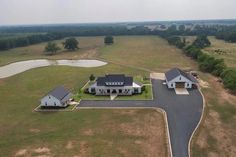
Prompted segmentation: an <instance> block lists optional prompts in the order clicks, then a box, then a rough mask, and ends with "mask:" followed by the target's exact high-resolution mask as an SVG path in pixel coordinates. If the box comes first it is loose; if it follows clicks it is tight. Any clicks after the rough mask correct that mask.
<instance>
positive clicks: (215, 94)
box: [192, 73, 236, 157]
mask: <svg viewBox="0 0 236 157" xmlns="http://www.w3.org/2000/svg"><path fill="white" fill-rule="evenodd" d="M201 78H202V79H203V80H204V81H207V82H208V84H209V88H203V89H202V91H203V94H204V96H205V99H206V103H207V104H206V109H205V115H204V120H203V122H202V125H201V126H200V129H199V130H198V131H197V134H196V135H195V137H194V140H193V146H192V155H193V157H222V156H227V157H234V156H235V154H236V134H235V130H236V96H235V95H232V94H230V93H228V92H227V91H226V90H225V89H224V88H223V85H222V84H220V83H219V82H217V78H215V77H213V76H211V75H210V74H205V73H202V74H201Z"/></svg>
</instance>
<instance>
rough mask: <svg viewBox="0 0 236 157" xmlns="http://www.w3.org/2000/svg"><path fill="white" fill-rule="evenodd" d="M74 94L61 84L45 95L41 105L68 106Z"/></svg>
mask: <svg viewBox="0 0 236 157" xmlns="http://www.w3.org/2000/svg"><path fill="white" fill-rule="evenodd" d="M71 96H72V94H71V93H70V92H69V91H68V90H66V89H65V88H64V87H62V86H59V87H57V88H55V89H53V90H52V91H50V92H49V93H48V94H47V95H46V96H44V97H43V98H42V99H41V100H40V102H41V104H40V106H41V107H66V106H67V105H68V101H69V99H70V98H71Z"/></svg>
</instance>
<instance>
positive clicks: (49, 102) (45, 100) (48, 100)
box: [41, 95, 63, 107]
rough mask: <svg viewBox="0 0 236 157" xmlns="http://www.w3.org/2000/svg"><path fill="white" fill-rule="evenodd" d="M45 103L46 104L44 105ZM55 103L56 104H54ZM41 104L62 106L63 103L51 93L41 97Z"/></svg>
mask: <svg viewBox="0 0 236 157" xmlns="http://www.w3.org/2000/svg"><path fill="white" fill-rule="evenodd" d="M46 103H47V105H46ZM55 104H56V105H55ZM41 106H57V107H58V106H59V107H63V104H61V102H60V101H59V100H58V99H57V98H55V97H54V96H51V95H47V96H45V97H44V98H42V99H41Z"/></svg>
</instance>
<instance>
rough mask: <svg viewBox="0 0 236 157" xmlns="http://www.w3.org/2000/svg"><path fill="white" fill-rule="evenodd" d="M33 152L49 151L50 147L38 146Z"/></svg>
mask: <svg viewBox="0 0 236 157" xmlns="http://www.w3.org/2000/svg"><path fill="white" fill-rule="evenodd" d="M33 151H34V152H35V153H50V149H49V148H47V147H39V148H36V149H34V150H33Z"/></svg>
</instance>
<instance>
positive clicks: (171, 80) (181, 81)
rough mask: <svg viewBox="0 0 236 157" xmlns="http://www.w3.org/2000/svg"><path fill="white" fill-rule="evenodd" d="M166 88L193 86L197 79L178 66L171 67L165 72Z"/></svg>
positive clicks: (195, 84)
mask: <svg viewBox="0 0 236 157" xmlns="http://www.w3.org/2000/svg"><path fill="white" fill-rule="evenodd" d="M165 78H166V84H167V86H168V88H193V87H194V86H197V84H198V81H197V80H196V79H195V77H194V76H193V75H191V74H189V73H186V72H184V71H182V70H181V69H179V68H173V69H171V70H169V71H167V72H166V73H165Z"/></svg>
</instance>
